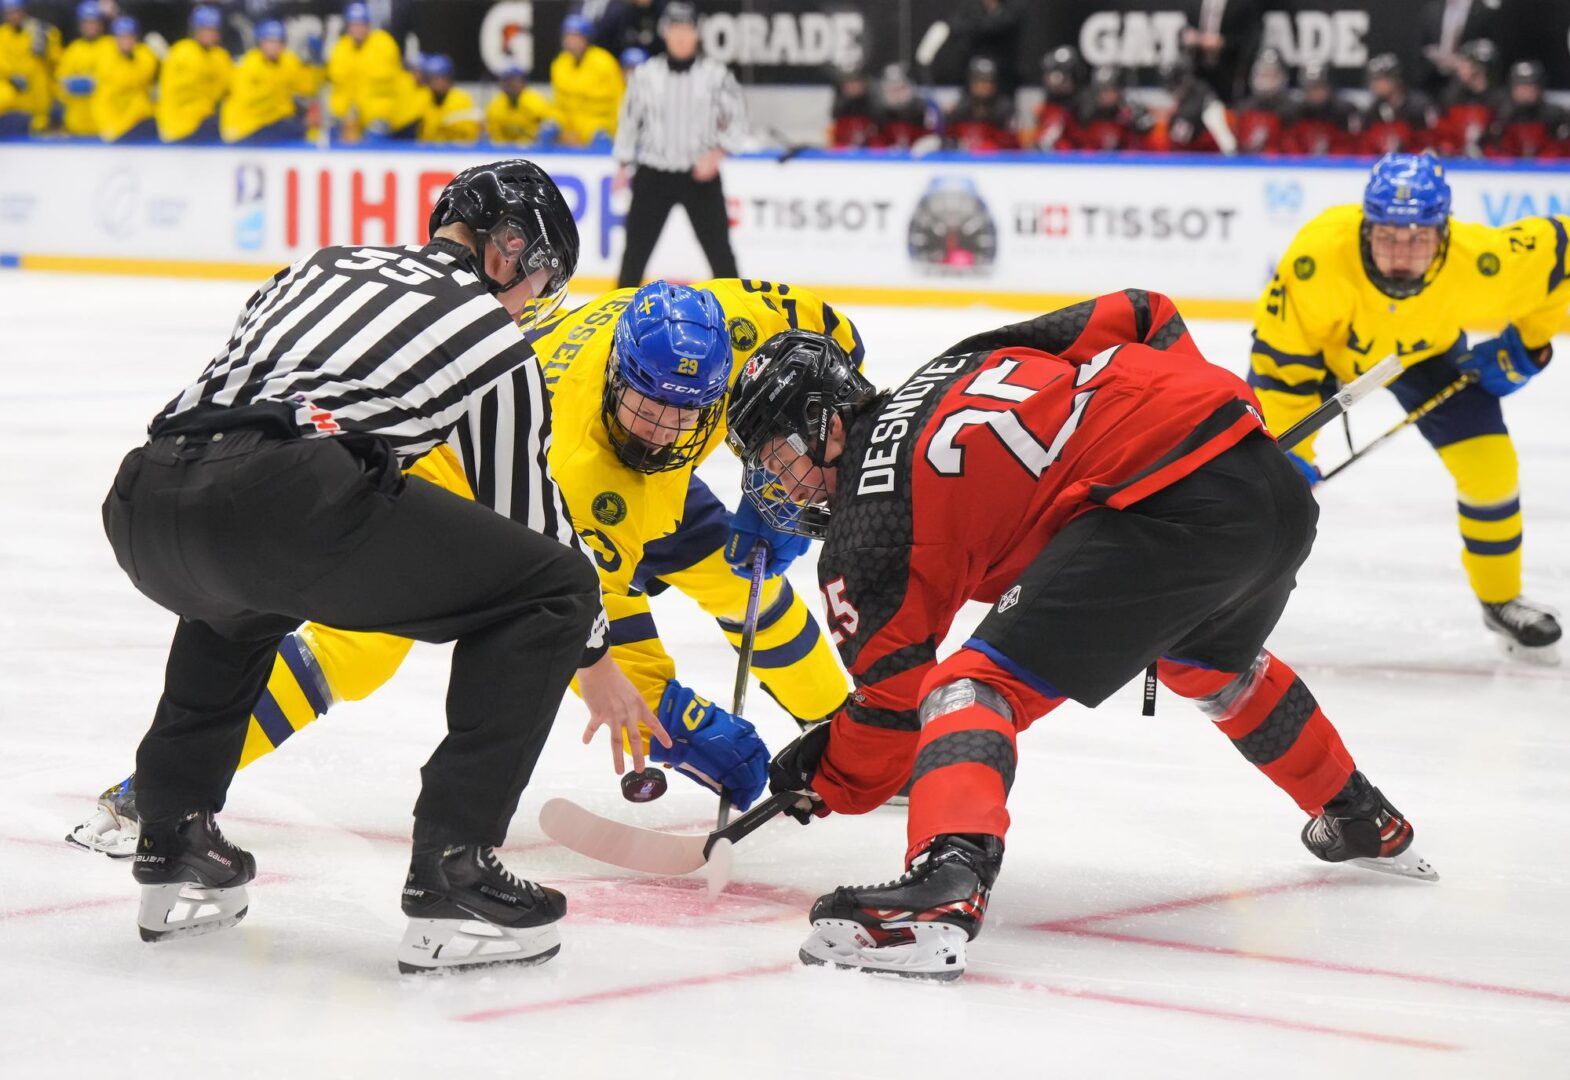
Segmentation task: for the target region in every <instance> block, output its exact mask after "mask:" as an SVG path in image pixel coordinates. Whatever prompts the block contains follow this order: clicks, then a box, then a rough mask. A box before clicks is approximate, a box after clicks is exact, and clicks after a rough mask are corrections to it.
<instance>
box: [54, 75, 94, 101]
mask: <svg viewBox="0 0 1570 1080" xmlns="http://www.w3.org/2000/svg"><path fill="white" fill-rule="evenodd" d="M60 85H61V86H64V87H65V92H66V93H68V94H75V95H76V96H77V97H86V96H87V95H88V94H91V93H92V92H93V87H94V86H95V85H97V84H96V83H95V82H94V81H93V77H92V76H91V75H72V76H71V77H70V78H68V79H61V80H60Z"/></svg>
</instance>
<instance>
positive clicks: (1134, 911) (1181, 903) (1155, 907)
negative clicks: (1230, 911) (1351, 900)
mask: <svg viewBox="0 0 1570 1080" xmlns="http://www.w3.org/2000/svg"><path fill="white" fill-rule="evenodd" d="M1352 881H1353V878H1351V877H1348V876H1343V875H1334V876H1332V875H1322V876H1320V877H1313V878H1309V879H1308V880H1307V881H1289V882H1287V883H1285V884H1282V885H1261V886H1258V887H1256V888H1252V889H1232V890H1230V891H1228V892H1218V893H1207V894H1206V895H1204V896H1189V897H1183V898H1181V899H1177V900H1163V901H1160V902H1159V903H1155V904H1140V905H1138V906H1137V907H1128V908H1116V909H1114V910H1112V911H1095V912H1091V913H1089V914H1087V915H1075V916H1073V917H1072V918H1068V919H1054V920H1052V921H1050V922H1044V923H1036V924H1035V925H1033V926H1031V927H1030V929H1032V930H1049V931H1050V930H1068V929H1079V928H1080V927H1082V926H1083V925H1084V924H1085V923H1090V922H1105V921H1107V920H1109V919H1127V918H1131V917H1133V916H1135V915H1162V914H1165V913H1166V912H1168V911H1182V910H1183V909H1184V908H1191V907H1204V906H1206V905H1208V904H1220V903H1232V902H1234V901H1237V900H1249V899H1252V898H1254V897H1256V896H1270V895H1272V894H1275V893H1286V892H1301V891H1303V890H1307V889H1318V888H1323V887H1325V886H1336V885H1347V884H1350V883H1352Z"/></svg>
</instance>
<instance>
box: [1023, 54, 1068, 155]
mask: <svg viewBox="0 0 1570 1080" xmlns="http://www.w3.org/2000/svg"><path fill="white" fill-rule="evenodd" d="M1079 72H1080V60H1079V52H1078V51H1077V50H1075V48H1074V47H1073V46H1072V45H1059V46H1058V47H1057V48H1056V49H1053V50H1052V51H1051V52H1049V53H1048V54H1047V55H1046V56H1045V57H1043V58H1042V61H1041V88H1042V89H1043V90H1045V91H1046V97H1045V99H1043V100H1042V102H1041V104H1040V105H1038V106H1036V116H1035V123H1034V124H1032V125H1031V128H1030V130H1029V131H1028V132H1026V133H1025V138H1024V140H1023V142H1024V144H1025V145H1026V146H1027V147H1030V148H1032V149H1035V150H1077V149H1079V148H1080V146H1081V135H1080V130H1079V123H1078V121H1077V120H1076V119H1075V115H1074V110H1075V107H1076V105H1077V104H1078V101H1077V98H1078V96H1079V89H1080V74H1079Z"/></svg>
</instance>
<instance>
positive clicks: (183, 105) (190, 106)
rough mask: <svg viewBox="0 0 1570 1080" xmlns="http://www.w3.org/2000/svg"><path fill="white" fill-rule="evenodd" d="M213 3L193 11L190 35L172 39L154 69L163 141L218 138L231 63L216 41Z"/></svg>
mask: <svg viewBox="0 0 1570 1080" xmlns="http://www.w3.org/2000/svg"><path fill="white" fill-rule="evenodd" d="M221 31H222V19H221V17H220V16H219V14H218V9H217V8H215V7H205V6H204V7H199V8H197V9H196V10H195V11H193V12H191V36H190V37H188V38H184V39H182V40H180V41H177V42H175V43H174V47H173V48H172V49H170V50H169V55H168V56H166V57H164V63H163V69H162V70H161V71H160V72H159V74H158V105H157V107H156V110H155V115H156V116H157V119H158V137H159V138H160V139H162V140H163V141H164V142H217V141H218V103H219V102H220V101H222V100H223V97H224V95H225V94H226V93H228V92H229V80H230V79H231V78H232V77H233V75H234V62H233V61H232V60H231V59H230V57H229V50H228V49H225V48H224V47H223V46H222V45H221V44H219V36H220V34H221Z"/></svg>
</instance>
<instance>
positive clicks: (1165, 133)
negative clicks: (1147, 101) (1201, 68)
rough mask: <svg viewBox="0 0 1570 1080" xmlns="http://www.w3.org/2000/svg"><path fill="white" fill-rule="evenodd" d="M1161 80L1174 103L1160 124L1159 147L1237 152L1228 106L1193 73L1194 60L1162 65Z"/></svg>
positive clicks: (1182, 60) (1190, 152)
mask: <svg viewBox="0 0 1570 1080" xmlns="http://www.w3.org/2000/svg"><path fill="white" fill-rule="evenodd" d="M1161 83H1162V85H1163V86H1164V87H1166V90H1167V93H1169V94H1171V95H1172V106H1171V108H1170V110H1169V111H1168V112H1167V116H1166V121H1165V123H1164V124H1163V125H1162V126H1161V127H1160V128H1158V134H1157V137H1156V142H1155V145H1156V146H1157V147H1158V148H1160V149H1164V150H1174V151H1178V152H1181V153H1189V154H1215V153H1226V154H1235V153H1237V137H1236V136H1235V135H1233V134H1232V129H1231V127H1229V126H1228V124H1227V110H1226V106H1224V105H1222V104H1221V100H1220V99H1219V98H1217V97H1216V92H1215V91H1214V90H1212V89H1211V88H1210V85H1209V84H1208V83H1206V82H1203V81H1202V80H1201V79H1200V78H1199V77H1198V76H1197V75H1195V74H1194V65H1193V62H1192V61H1191V60H1189V59H1188V58H1187V57H1180V58H1178V59H1177V60H1175V61H1173V62H1171V63H1169V64H1166V65H1165V66H1163V67H1162V69H1161Z"/></svg>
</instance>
